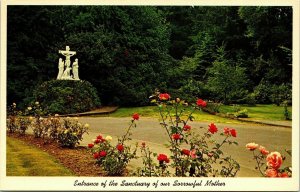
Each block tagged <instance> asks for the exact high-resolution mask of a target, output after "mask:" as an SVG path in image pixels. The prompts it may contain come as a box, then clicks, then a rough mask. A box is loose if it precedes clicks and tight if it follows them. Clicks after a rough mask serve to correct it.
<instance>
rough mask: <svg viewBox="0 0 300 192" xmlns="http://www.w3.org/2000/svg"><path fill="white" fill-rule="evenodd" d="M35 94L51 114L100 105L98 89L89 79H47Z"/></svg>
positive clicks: (66, 112)
mask: <svg viewBox="0 0 300 192" xmlns="http://www.w3.org/2000/svg"><path fill="white" fill-rule="evenodd" d="M33 95H34V99H35V101H39V102H40V105H41V106H42V107H43V109H44V111H45V112H46V113H51V114H55V113H59V114H69V113H78V112H85V111H89V110H91V109H94V108H96V107H98V106H99V105H100V101H99V98H98V95H97V91H96V89H95V88H94V87H93V86H92V84H90V83H89V82H87V81H70V80H51V81H46V82H44V83H42V84H41V85H39V86H38V87H37V88H36V89H35V90H34V93H33Z"/></svg>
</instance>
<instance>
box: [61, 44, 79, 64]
mask: <svg viewBox="0 0 300 192" xmlns="http://www.w3.org/2000/svg"><path fill="white" fill-rule="evenodd" d="M58 53H61V54H62V55H63V56H65V57H66V60H67V61H70V58H71V57H72V56H73V55H75V54H76V52H75V51H70V47H69V46H66V50H59V51H58Z"/></svg>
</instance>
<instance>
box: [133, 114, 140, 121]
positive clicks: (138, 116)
mask: <svg viewBox="0 0 300 192" xmlns="http://www.w3.org/2000/svg"><path fill="white" fill-rule="evenodd" d="M132 118H133V120H139V119H140V115H139V114H138V113H134V114H133V115H132Z"/></svg>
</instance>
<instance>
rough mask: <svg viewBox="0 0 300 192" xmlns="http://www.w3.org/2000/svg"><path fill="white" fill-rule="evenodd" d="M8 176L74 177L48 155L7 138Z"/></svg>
mask: <svg viewBox="0 0 300 192" xmlns="http://www.w3.org/2000/svg"><path fill="white" fill-rule="evenodd" d="M6 143H7V145H6V146H7V149H6V154H7V157H6V158H7V161H6V162H7V166H6V171H7V176H72V175H73V174H72V172H71V171H70V170H68V169H67V168H65V167H63V166H62V165H61V164H59V162H58V161H57V160H55V159H54V158H53V157H52V156H50V155H49V154H48V153H46V152H43V151H41V150H40V149H38V148H36V147H33V146H30V145H27V144H25V143H24V142H22V141H19V140H17V139H15V138H10V137H7V142H6Z"/></svg>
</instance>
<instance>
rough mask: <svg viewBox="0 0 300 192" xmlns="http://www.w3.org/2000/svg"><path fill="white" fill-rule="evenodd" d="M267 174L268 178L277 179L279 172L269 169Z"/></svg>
mask: <svg viewBox="0 0 300 192" xmlns="http://www.w3.org/2000/svg"><path fill="white" fill-rule="evenodd" d="M265 174H266V176H267V177H277V176H278V172H277V170H276V169H267V170H266V172H265Z"/></svg>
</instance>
